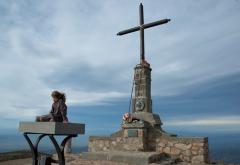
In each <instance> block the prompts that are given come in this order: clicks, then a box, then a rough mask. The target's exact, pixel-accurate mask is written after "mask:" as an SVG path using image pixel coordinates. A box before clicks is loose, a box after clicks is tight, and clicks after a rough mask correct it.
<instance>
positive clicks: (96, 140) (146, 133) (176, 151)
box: [83, 4, 209, 165]
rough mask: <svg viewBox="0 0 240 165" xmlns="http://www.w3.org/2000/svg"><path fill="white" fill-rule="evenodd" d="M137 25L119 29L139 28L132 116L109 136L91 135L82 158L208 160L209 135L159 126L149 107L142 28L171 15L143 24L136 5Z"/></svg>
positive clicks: (131, 161) (141, 161) (148, 72)
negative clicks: (173, 131)
mask: <svg viewBox="0 0 240 165" xmlns="http://www.w3.org/2000/svg"><path fill="white" fill-rule="evenodd" d="M139 15H140V25H139V26H137V27H134V28H131V29H128V30H124V31H121V32H119V33H118V34H117V35H124V34H128V33H131V32H135V31H140V52H141V54H140V63H139V64H138V65H136V67H135V68H134V88H133V89H134V96H133V97H132V100H131V103H132V107H131V110H132V112H131V114H132V115H133V116H134V118H136V119H138V120H134V121H131V122H128V121H123V123H122V124H121V130H119V131H117V132H115V133H113V134H111V135H110V136H109V137H102V136H101V137H100V136H98V137H97V136H90V137H89V143H88V152H86V153H83V158H85V159H98V160H99V159H100V160H101V159H104V160H112V161H119V162H126V163H129V164H137V165H141V164H144V165H145V164H148V163H152V162H156V161H161V160H162V159H163V156H164V157H165V156H166V155H167V156H169V157H171V159H175V160H179V161H183V162H188V163H208V155H209V154H208V138H207V137H203V138H193V137H189V138H186V137H185V138H183V137H178V136H177V135H171V134H168V133H166V132H165V131H164V130H162V128H161V125H162V122H161V120H160V117H159V115H158V114H154V113H153V110H152V99H151V71H152V69H151V68H150V64H148V63H147V62H146V60H145V55H144V29H147V28H150V27H153V26H157V25H161V24H165V23H168V22H169V21H170V19H163V20H159V21H156V22H152V23H148V24H144V18H143V5H142V4H140V6H139Z"/></svg>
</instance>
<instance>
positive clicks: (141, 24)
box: [117, 3, 170, 64]
mask: <svg viewBox="0 0 240 165" xmlns="http://www.w3.org/2000/svg"><path fill="white" fill-rule="evenodd" d="M169 21H170V19H163V20H159V21H155V22H152V23H148V24H144V13H143V5H142V3H140V5H139V26H137V27H134V28H130V29H127V30H123V31H120V32H119V33H117V35H124V34H128V33H132V32H135V31H140V63H141V64H142V63H143V62H144V61H145V47H144V29H147V28H150V27H153V26H157V25H161V24H165V23H168V22H169Z"/></svg>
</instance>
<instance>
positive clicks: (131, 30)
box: [117, 19, 170, 36]
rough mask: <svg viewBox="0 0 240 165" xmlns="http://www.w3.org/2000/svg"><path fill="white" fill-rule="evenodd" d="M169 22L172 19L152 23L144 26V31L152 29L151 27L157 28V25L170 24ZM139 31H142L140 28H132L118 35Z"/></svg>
mask: <svg viewBox="0 0 240 165" xmlns="http://www.w3.org/2000/svg"><path fill="white" fill-rule="evenodd" d="M169 21H170V19H162V20H159V21H155V22H151V23H148V24H143V25H142V26H143V29H147V28H150V27H154V26H157V25H162V24H165V23H168V22H169ZM139 30H140V26H136V27H134V28H130V29H127V30H123V31H120V32H118V33H117V35H119V36H121V35H124V34H128V33H132V32H136V31H139Z"/></svg>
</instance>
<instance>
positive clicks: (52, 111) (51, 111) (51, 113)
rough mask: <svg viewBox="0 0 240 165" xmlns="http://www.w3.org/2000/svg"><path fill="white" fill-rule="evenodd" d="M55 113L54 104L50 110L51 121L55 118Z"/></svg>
mask: <svg viewBox="0 0 240 165" xmlns="http://www.w3.org/2000/svg"><path fill="white" fill-rule="evenodd" d="M53 113H54V109H53V104H52V109H51V110H50V112H49V116H50V118H51V119H50V121H54V118H53Z"/></svg>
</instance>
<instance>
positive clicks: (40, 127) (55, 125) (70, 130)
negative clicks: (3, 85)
mask: <svg viewBox="0 0 240 165" xmlns="http://www.w3.org/2000/svg"><path fill="white" fill-rule="evenodd" d="M19 131H20V132H23V135H24V137H25V139H26V140H27V142H28V144H29V146H30V148H31V152H32V165H38V162H39V159H38V144H39V142H40V140H41V139H42V138H43V137H45V136H48V137H49V138H50V140H51V142H52V143H53V145H54V147H55V149H56V152H57V155H58V160H50V161H51V162H54V163H58V164H59V165H65V157H64V147H65V145H66V143H67V141H68V140H69V139H71V138H72V137H77V135H78V134H84V133H85V124H80V123H61V122H20V123H19ZM29 134H38V135H39V136H38V138H37V140H36V142H35V143H34V144H33V142H32V141H31V139H30V138H29V136H28V135H29ZM54 136H66V137H65V138H64V139H63V141H62V143H61V145H60V146H59V144H58V143H57V141H56V139H55V137H54Z"/></svg>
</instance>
